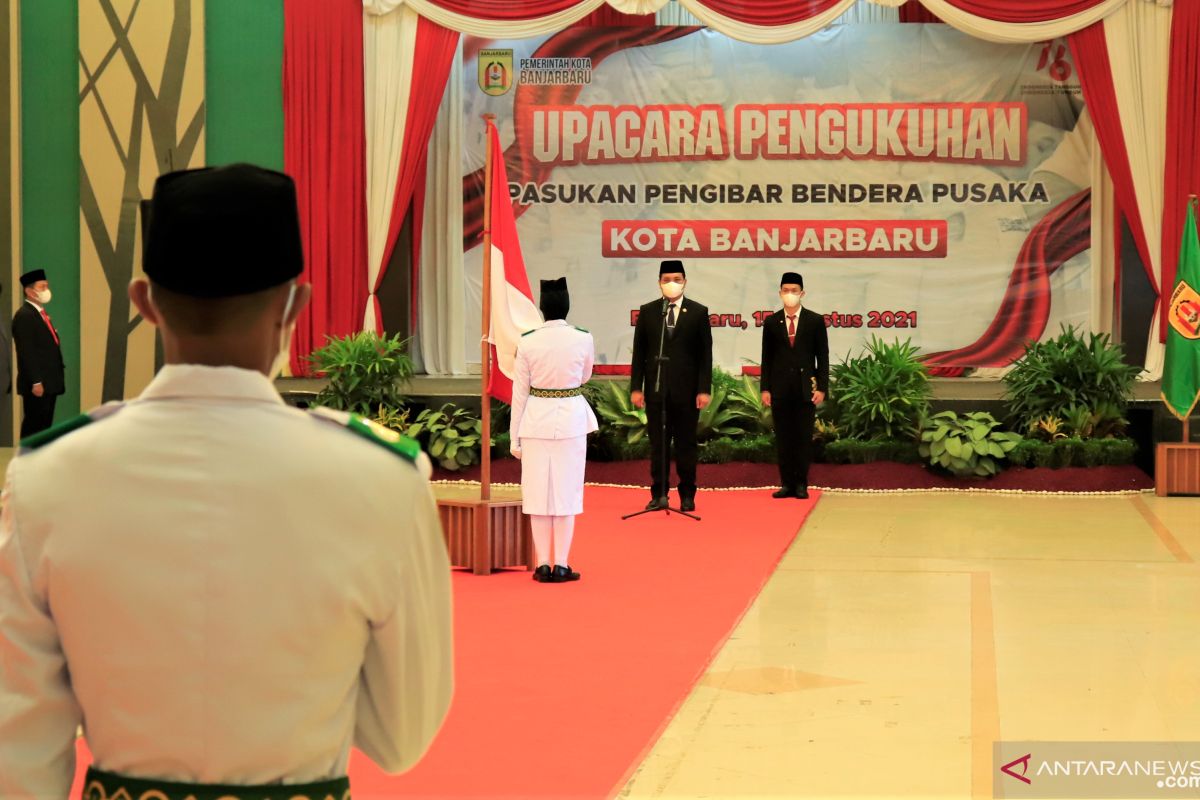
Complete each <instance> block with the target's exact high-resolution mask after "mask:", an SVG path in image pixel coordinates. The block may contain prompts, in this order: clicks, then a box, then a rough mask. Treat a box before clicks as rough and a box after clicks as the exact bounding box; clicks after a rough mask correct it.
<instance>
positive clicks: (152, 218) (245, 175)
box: [142, 164, 304, 298]
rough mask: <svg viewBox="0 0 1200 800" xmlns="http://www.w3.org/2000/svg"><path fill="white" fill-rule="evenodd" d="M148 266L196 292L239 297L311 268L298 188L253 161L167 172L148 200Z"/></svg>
mask: <svg viewBox="0 0 1200 800" xmlns="http://www.w3.org/2000/svg"><path fill="white" fill-rule="evenodd" d="M142 245H143V256H142V269H143V270H144V271H145V273H146V277H148V278H149V279H150V280H151V281H153V282H154V283H156V284H158V285H159V286H162V287H163V288H165V289H170V290H171V291H173V292H177V293H179V294H182V295H188V296H191V297H208V298H216V297H234V296H236V295H243V294H251V293H253V292H259V291H262V290H264V289H270V288H271V287H273V286H279V285H280V284H283V283H286V282H287V281H289V280H292V279H293V278H295V277H297V276H299V275H300V273H301V272H302V271H303V270H304V250H303V246H302V245H301V241H300V217H299V212H298V211H297V206H296V185H295V183H293V182H292V179H291V178H289V177H288V176H287V175H284V174H283V173H282V172H275V171H274V170H269V169H263V168H262V167H256V166H254V165H252V164H231V165H230V166H226V167H205V168H202V169H189V170H181V171H178V172H168V173H166V174H165V175H160V176H159V178H158V180H157V181H155V183H154V196H153V197H152V198H151V199H150V200H149V201H148V202H143V203H142Z"/></svg>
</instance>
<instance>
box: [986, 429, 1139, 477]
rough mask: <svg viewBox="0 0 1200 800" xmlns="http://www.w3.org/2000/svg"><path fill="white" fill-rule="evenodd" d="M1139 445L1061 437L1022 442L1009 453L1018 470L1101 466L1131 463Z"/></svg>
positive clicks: (1126, 440) (1122, 440) (1119, 441)
mask: <svg viewBox="0 0 1200 800" xmlns="http://www.w3.org/2000/svg"><path fill="white" fill-rule="evenodd" d="M1136 454H1137V443H1136V442H1134V441H1133V440H1131V439H1079V438H1075V437H1062V438H1059V439H1055V440H1054V441H1053V442H1043V441H1038V440H1037V439H1022V440H1021V441H1020V442H1019V443H1018V444H1017V446H1016V447H1014V448H1013V449H1012V451H1011V452H1009V454H1008V460H1009V463H1011V464H1013V465H1014V466H1019V467H1049V468H1051V469H1059V468H1061V467H1102V466H1110V465H1119V464H1132V463H1133V458H1134V456H1135V455H1136Z"/></svg>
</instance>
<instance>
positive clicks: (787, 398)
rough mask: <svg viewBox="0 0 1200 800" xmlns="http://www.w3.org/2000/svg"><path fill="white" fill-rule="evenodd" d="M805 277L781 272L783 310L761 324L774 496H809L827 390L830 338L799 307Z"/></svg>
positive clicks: (821, 323) (820, 322) (818, 319)
mask: <svg viewBox="0 0 1200 800" xmlns="http://www.w3.org/2000/svg"><path fill="white" fill-rule="evenodd" d="M803 297H804V278H802V277H801V276H800V275H799V274H798V273H795V272H785V273H783V278H782V279H781V280H780V282H779V299H780V300H782V301H783V308H782V309H780V310H779V311H776V312H775V313H774V314H772V315H771V316H770V317H768V318H767V321H766V322H765V323H763V342H762V387H761V388H762V401H763V404H764V405H767V406H770V407H771V416H772V417H774V419H775V448H776V452H777V453H778V454H779V483H780V489H779V491H778V492H775V494H773V495H772V497H777V498H784V497H798V498H801V499H805V498H807V497H808V464H809V461H810V460H811V458H812V436H813V422H814V420H815V418H816V415H817V406H819V405H820V404H821V403H823V402H824V401H825V393H826V392H828V391H829V335H828V333H827V332H826V330H825V318H824V317H823V316H821V315H820V314H818V313H817V312H815V311H810V310H809V309H807V308H804V307H803V306H802V305H801V299H802V298H803Z"/></svg>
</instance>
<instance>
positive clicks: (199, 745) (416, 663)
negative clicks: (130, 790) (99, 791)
mask: <svg viewBox="0 0 1200 800" xmlns="http://www.w3.org/2000/svg"><path fill="white" fill-rule="evenodd" d="M3 502H4V509H3V516H2V525H0V633H2V635H0V797H2V798H4V800H17V799H18V798H55V800H61V799H62V798H64V797H66V796H67V793H68V789H69V787H70V784H71V778H72V773H73V769H74V739H75V731H76V726H77V725H79V724H81V723H82V724H83V726H84V732H85V735H86V737H87V740H88V745H89V747H90V748H91V751H92V753H93V754H94V756H95V763H96V766H97V767H98V768H99V769H103V770H108V771H112V772H117V773H122V774H125V775H128V776H131V777H145V778H157V779H162V780H171V781H185V782H191V783H230V784H259V783H274V782H283V783H302V782H308V781H316V780H322V779H326V778H330V777H337V776H341V775H344V774H345V773H346V765H347V760H348V757H349V753H350V748H351V745H352V744H353V745H356V746H358V747H359V748H360V749H362V751H363V752H364V753H365V754H366V755H367V756H369V757H370V758H371V759H372V760H374V761H375V762H376V763H378V764H379V765H380V766H382V767H383V768H384V769H386V770H389V771H398V770H402V769H405V768H407V767H408V766H411V765H412V764H413V763H414V762H415V761H416V760H417V759H418V758H419V757H420V756H421V755H422V754H423V753H424V751H425V749H426V748H427V746H428V745H429V742H430V741H431V739H432V737H433V735H434V733H435V732H436V731H437V729H438V727H439V726H440V724H441V722H442V719H443V717H444V716H445V713H446V710H447V708H448V705H449V701H450V695H451V685H452V679H451V629H450V625H451V620H450V587H449V564H448V561H447V556H446V551H445V545H444V542H443V539H442V534H441V530H440V525H439V522H438V515H437V510H436V507H435V504H434V500H433V497H432V494H431V492H430V488H429V485H428V483H427V480H426V479H425V477H424V476H422V475H421V474H420V472H419V470H418V469H417V468H416V466H415V465H414V464H413V463H412V462H409V461H406V460H405V459H403V458H401V457H399V456H398V455H396V454H394V453H392V452H389V451H388V450H387V449H385V448H383V447H381V446H379V445H377V444H375V443H372V442H370V441H368V440H367V439H365V438H363V437H361V436H360V435H358V434H355V433H353V432H351V431H350V430H347V429H345V428H343V427H340V426H338V425H336V424H333V423H331V422H329V421H328V420H324V419H319V418H317V417H316V416H314V415H311V414H306V413H304V412H302V411H299V410H297V409H294V408H290V407H288V406H287V405H285V404H284V403H283V401H282V400H281V399H280V397H279V395H278V394H277V393H276V392H275V390H274V388H273V386H272V385H271V383H270V382H269V381H268V380H267V379H266V377H265V376H263V375H262V374H260V373H257V372H251V371H247V370H241V369H235V368H232V367H221V368H213V367H199V366H186V365H175V366H167V367H165V368H163V370H162V371H161V372H160V373H159V374H158V376H157V377H156V378H155V379H154V381H153V382H152V383H151V384H150V386H149V388H147V389H146V391H145V392H144V393H143V394H142V396H141V397H139V398H138V399H136V400H134V401H132V402H130V403H127V404H126V405H124V406H123V407H121V408H120V409H119V410H117V411H116V412H115V413H111V414H109V415H107V416H105V417H104V418H103V419H101V420H100V421H97V422H94V423H92V424H90V425H87V426H86V427H84V428H81V429H79V430H76V431H74V432H72V433H69V434H67V435H65V436H63V437H62V438H59V439H57V440H55V441H53V442H51V443H49V444H47V445H45V446H44V447H42V448H41V449H38V450H35V451H33V452H30V453H28V454H24V455H21V456H19V457H17V458H15V459H13V461H12V463H11V465H10V467H9V470H8V480H7V484H6V488H5V495H4V501H3Z"/></svg>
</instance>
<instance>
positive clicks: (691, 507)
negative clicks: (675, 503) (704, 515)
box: [679, 497, 696, 511]
mask: <svg viewBox="0 0 1200 800" xmlns="http://www.w3.org/2000/svg"><path fill="white" fill-rule="evenodd" d="M679 510H680V511H695V510H696V498H694V497H684V498H682V499H680V501H679Z"/></svg>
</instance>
